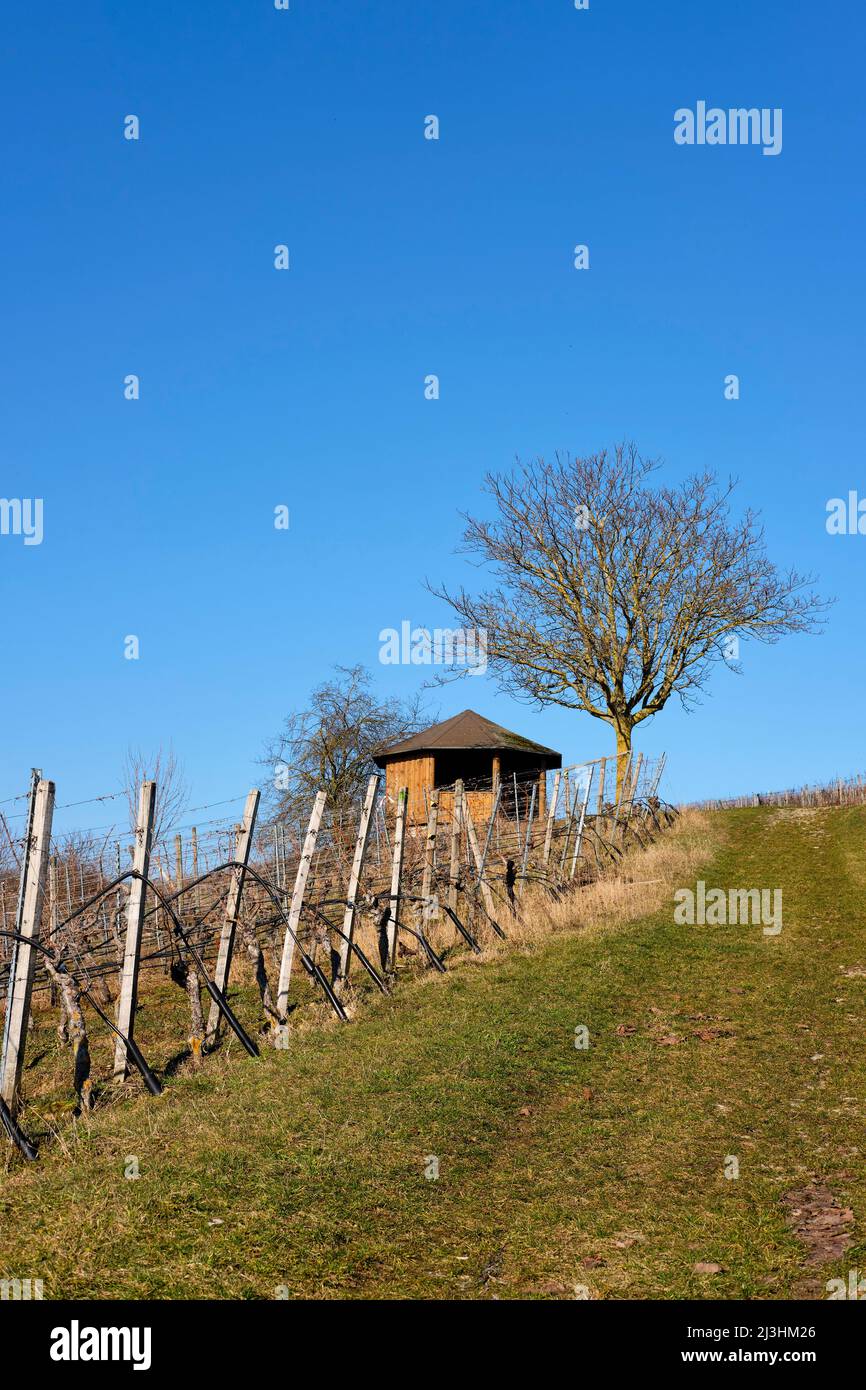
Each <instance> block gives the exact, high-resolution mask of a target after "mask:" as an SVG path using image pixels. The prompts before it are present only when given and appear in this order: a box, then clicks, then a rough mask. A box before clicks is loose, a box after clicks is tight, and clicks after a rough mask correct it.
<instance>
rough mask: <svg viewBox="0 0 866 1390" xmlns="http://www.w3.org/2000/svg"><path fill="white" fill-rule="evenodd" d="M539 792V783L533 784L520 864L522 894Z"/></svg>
mask: <svg viewBox="0 0 866 1390" xmlns="http://www.w3.org/2000/svg"><path fill="white" fill-rule="evenodd" d="M537 792H538V783H537V782H533V784H532V795H531V796H530V798H529V811H528V813H527V817H526V837H525V839H524V842H523V861H522V863H521V866H520V892H521V896H522V894H523V890H524V888H525V887H526V870H527V869H528V867H529V846H530V842H531V840H532V813H533V811H534V810H535V797H536V794H537Z"/></svg>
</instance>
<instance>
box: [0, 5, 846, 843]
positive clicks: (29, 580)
mask: <svg viewBox="0 0 866 1390" xmlns="http://www.w3.org/2000/svg"><path fill="white" fill-rule="evenodd" d="M864 29H866V24H864V17H863V10H862V6H857V5H855V4H854V3H853V0H852V3H839V0H837V2H836V3H834V2H833V0H829V3H824V4H822V5H821V6H818V5H806V4H800V5H791V4H790V3H782V2H781V0H779V3H762V4H761V5H755V4H754V0H729V3H726V4H724V5H709V4H703V5H696V4H695V3H694V0H689V3H685V0H681V2H680V3H674V2H673V0H672V2H671V3H656V4H650V3H638V0H627V2H626V3H613V0H591V4H590V9H589V10H588V11H576V10H575V9H574V7H573V4H572V0H532V3H529V0H473V3H472V4H471V5H468V4H466V3H465V0H436V3H429V4H422V3H408V0H406V2H405V3H397V0H387V2H386V0H367V3H365V4H363V5H362V4H358V3H350V0H292V4H291V9H290V11H289V12H288V13H286V12H280V11H276V10H275V9H274V8H273V5H272V4H271V3H270V0H243V3H241V2H240V0H238V3H234V4H232V3H220V2H219V0H208V3H206V4H205V3H203V2H202V0H199V3H188V4H184V5H178V4H176V3H169V0H152V3H149V4H147V5H138V6H129V5H117V4H114V3H112V4H109V3H88V4H85V5H83V6H74V7H70V6H51V7H43V6H29V7H25V6H23V5H20V6H17V7H15V11H14V12H13V11H9V12H7V14H6V16H5V18H4V31H5V32H4V45H3V54H2V59H0V69H2V70H0V105H2V112H3V131H4V141H3V144H4V147H5V154H4V157H3V186H4V199H3V207H2V212H0V244H2V254H3V270H4V274H3V276H2V287H0V305H2V321H3V326H4V331H3V342H4V347H5V352H4V354H3V357H4V365H3V370H2V374H0V389H2V395H3V410H2V416H3V426H4V428H3V440H2V464H3V467H2V486H0V494H2V495H3V496H5V497H42V498H44V529H45V535H44V540H43V543H42V544H41V545H39V546H29V547H28V546H24V545H23V543H22V540H21V538H20V537H14V536H3V537H0V584H2V595H3V612H4V619H5V622H4V635H5V642H4V651H5V678H4V681H3V703H4V707H5V709H4V713H5V719H4V728H5V730H6V737H5V738H4V739H3V742H2V749H0V799H2V798H4V797H6V796H10V795H13V794H14V793H16V792H18V791H19V790H23V789H24V787H25V786H26V780H27V774H28V769H29V768H30V766H31V765H33V764H37V765H40V766H41V767H42V768H43V769H44V771H45V773H46V775H49V776H52V777H53V778H54V779H55V780H56V782H57V784H58V800H59V802H61V803H65V802H71V801H76V800H78V799H80V798H86V797H89V796H93V795H96V794H99V793H103V792H106V791H111V790H115V789H116V788H117V787H118V786H119V785H120V779H121V768H122V763H123V757H124V753H125V751H126V748H127V746H128V745H129V744H135V745H138V746H141V747H143V748H145V749H148V748H155V747H157V746H158V745H159V744H160V743H168V742H171V743H173V745H174V748H175V751H176V753H177V754H178V755H179V757H180V758H181V759H182V760H183V762H184V763H185V765H186V769H187V773H188V776H189V779H190V781H191V784H192V795H193V801H194V803H206V802H209V801H211V800H215V799H217V798H219V797H222V796H225V797H228V796H234V795H236V794H238V793H241V792H242V791H243V790H244V789H245V787H246V786H247V785H249V783H250V782H251V780H253V779H254V778H255V777H256V775H257V769H256V766H255V759H256V758H257V756H258V755H259V753H260V751H261V747H262V744H263V743H264V741H265V740H266V738H267V737H268V736H269V735H270V734H272V733H274V732H275V731H276V729H277V728H278V727H279V725H280V723H281V720H282V718H283V716H284V715H285V714H286V713H288V712H289V711H290V710H292V709H293V708H297V707H300V706H303V704H304V702H305V700H306V697H307V694H308V692H309V690H310V689H311V687H312V686H314V685H315V684H317V683H318V682H319V681H321V680H322V679H324V678H325V677H326V676H327V675H328V674H329V671H330V668H331V667H332V666H333V664H334V663H337V662H341V663H343V664H354V663H356V662H360V663H363V664H365V665H367V666H369V667H370V668H371V669H372V670H373V672H374V676H375V680H376V683H377V687H378V688H379V689H380V690H381V691H382V693H383V694H384V693H398V694H409V693H411V692H412V691H414V690H415V689H417V687H418V685H419V684H420V680H421V678H422V676H423V671H422V672H421V673H420V674H419V671H418V668H412V667H408V668H394V667H383V666H381V665H380V664H379V662H378V651H379V642H378V634H379V631H380V629H382V628H383V627H389V626H395V627H396V626H399V624H400V622H401V621H402V620H404V619H408V620H410V621H411V622H412V623H413V625H427V626H431V627H432V626H435V625H437V624H442V623H445V622H446V621H447V613H446V611H445V610H444V609H443V608H442V607H441V606H440V605H439V604H437V603H436V602H435V601H434V600H433V599H432V598H431V597H430V596H429V594H427V593H426V591H425V589H424V587H423V580H424V577H425V575H428V576H430V577H431V578H447V579H448V580H449V581H450V582H452V583H453V582H455V581H459V580H460V579H461V578H464V577H465V578H469V579H471V578H472V577H473V575H472V572H471V571H470V570H468V569H467V567H466V564H465V561H464V560H463V559H462V558H461V557H460V556H458V555H455V554H454V548H455V545H456V543H457V541H458V539H459V534H460V519H459V516H458V512H459V511H460V510H461V509H478V508H479V507H483V500H482V499H481V497H480V494H479V484H480V481H481V478H482V476H483V474H484V472H485V471H486V470H488V469H502V468H507V467H508V466H509V465H510V463H511V462H512V460H513V459H514V457H515V455H519V456H521V457H532V456H533V455H537V454H541V453H551V452H553V451H554V450H555V449H557V448H559V449H568V450H570V451H572V452H590V451H593V450H595V449H597V448H599V447H601V446H602V445H605V444H607V445H610V444H612V443H613V442H615V441H616V440H619V439H623V438H631V439H633V440H635V441H636V443H637V444H638V446H639V447H640V448H641V450H642V451H643V452H645V453H647V454H652V455H661V456H663V457H664V458H665V460H666V461H667V462H666V468H667V470H668V472H669V475H670V477H671V478H676V477H679V476H683V475H685V474H687V473H689V472H690V471H692V470H695V469H704V468H711V469H714V470H717V471H718V472H719V473H720V474H721V475H723V476H725V477H726V476H727V475H728V474H733V475H736V476H737V477H739V479H740V489H739V495H740V498H741V501H742V503H743V504H744V505H745V504H748V505H752V506H755V507H758V508H760V509H761V511H762V512H763V515H764V521H765V525H766V534H767V543H768V548H769V550H770V553H771V555H772V556H773V558H774V559H776V560H777V561H778V562H779V563H780V564H783V565H786V564H791V563H793V564H796V565H797V566H798V567H800V568H803V569H807V570H814V571H816V572H817V573H818V574H819V575H820V577H821V587H822V588H823V590H824V592H826V593H828V594H832V595H835V596H836V597H837V599H838V602H837V604H836V606H835V608H834V609H833V612H832V615H831V618H830V623H829V626H828V629H827V631H826V633H825V634H824V635H823V636H820V637H803V638H790V639H787V640H785V641H783V642H782V643H780V644H779V645H778V646H775V647H772V648H759V647H756V646H755V645H754V644H752V645H748V646H745V645H744V647H743V653H742V655H743V667H744V674H743V675H742V676H741V677H736V676H734V675H732V674H731V673H729V672H727V671H724V670H722V671H720V672H719V673H718V675H717V676H716V678H715V679H714V680H713V682H712V686H711V689H710V690H709V691H708V692H707V697H706V699H705V700H704V703H703V705H702V707H701V708H700V709H699V710H698V711H697V712H695V713H692V714H689V715H685V714H683V713H681V712H680V710H679V708H678V707H677V706H675V705H674V704H671V705H669V706H668V708H667V709H666V710H665V711H664V712H663V713H662V714H661V715H659V716H658V717H657V718H656V719H655V720H653V721H650V722H649V723H647V724H645V725H644V726H643V728H642V730H641V734H640V740H639V744H638V746H639V747H643V748H644V749H645V751H646V752H647V753H649V754H650V755H653V756H654V755H655V754H656V753H658V752H659V751H660V750H661V749H663V748H664V749H666V750H667V752H668V756H669V765H670V775H669V778H668V783H667V788H668V795H669V796H670V797H671V798H672V799H673V798H694V797H698V796H703V795H726V794H733V793H737V792H741V791H751V790H755V789H758V788H770V787H778V786H784V785H788V784H790V783H793V782H799V781H805V780H813V779H817V778H824V777H829V776H833V775H836V774H843V775H844V774H846V773H849V772H854V771H856V770H858V769H860V768H862V767H863V764H864V759H863V757H862V754H861V748H862V744H861V739H860V736H859V735H860V729H859V717H858V716H859V711H860V709H861V708H862V691H863V689H864V685H866V654H864V652H866V643H864V615H863V612H864V605H863V597H864V585H863V571H864V554H866V537H862V536H844V537H831V536H828V535H827V533H826V530H825V507H826V503H827V500H828V498H830V497H833V496H838V495H845V494H847V492H848V490H849V489H859V492H860V494H861V495H864V494H866V470H864V467H863V454H862V436H863V410H864V407H863V398H864V393H863V389H862V377H863V366H864V363H863V350H862V325H863V321H864V302H863V301H864V294H863V283H864V276H863V254H862V240H863V203H864V193H863V177H862V168H863V162H862V154H863V140H864V120H863V111H862V98H861V95H860V94H861V90H862V81H861V78H862V73H861V63H862V52H863V42H864V38H866V32H864ZM698 100H706V101H707V102H708V103H709V104H710V105H719V106H722V107H729V106H757V107H771V108H775V107H781V108H782V110H783V113H784V124H783V131H784V140H783V149H782V153H781V154H780V155H779V156H777V157H774V158H768V157H764V156H763V155H762V153H761V150H760V149H759V148H755V147H733V146H729V147H717V148H710V147H691V148H689V147H680V146H677V145H676V144H675V143H674V140H673V129H674V119H673V113H674V111H675V110H676V109H677V108H679V107H682V106H692V107H694V106H695V104H696V102H697V101H698ZM128 114H135V115H137V116H138V117H139V119H140V122H141V138H140V139H139V140H138V141H128V140H125V139H124V138H123V123H124V117H125V116H127V115H128ZM429 114H436V115H437V116H438V117H439V120H440V123H441V127H440V139H439V140H438V141H429V140H425V139H424V118H425V116H427V115H429ZM278 243H285V244H287V245H288V246H289V248H290V256H291V269H290V270H289V271H287V272H278V271H276V270H275V269H274V268H273V258H274V251H273V248H274V246H275V245H276V244H278ZM577 243H586V244H587V245H588V246H589V247H590V269H589V271H584V272H578V271H575V270H574V268H573V265H572V248H573V247H574V245H575V244H577ZM128 373H136V374H138V375H139V376H140V380H141V398H140V400H138V401H127V400H125V399H124V395H123V382H124V378H125V377H126V375H127V374H128ZM429 373H435V374H437V375H438V376H439V378H440V382H441V395H440V399H439V400H437V401H428V400H425V398H424V390H423V387H424V378H425V376H427V375H428V374H429ZM728 373H737V374H738V375H739V377H740V381H741V397H740V399H739V400H738V401H726V400H725V399H724V394H723V382H724V377H725V376H726V374H728ZM278 504H285V505H286V506H288V507H289V509H290V514H291V526H290V529H289V530H288V531H287V532H283V531H277V530H275V529H274V526H273V509H274V507H275V506H276V505H278ZM127 634H136V635H137V636H138V637H139V639H140V659H139V660H138V661H128V660H125V659H124V655H123V642H124V637H125V636H126V635H127ZM435 701H436V703H437V704H438V709H439V713H440V715H441V717H443V718H444V717H446V716H448V715H449V714H452V713H455V712H456V711H457V710H459V709H462V708H464V707H465V706H467V705H471V706H473V707H475V708H477V709H479V710H480V711H481V712H482V713H484V714H486V715H488V716H489V717H491V718H493V719H495V720H497V721H499V722H500V723H503V724H505V725H507V726H509V727H512V728H516V729H518V730H520V731H521V732H525V733H527V734H528V735H530V736H533V737H536V738H538V739H540V740H541V741H542V742H544V743H546V744H550V745H553V746H555V747H557V748H560V749H561V750H562V751H563V754H564V755H565V757H566V759H567V760H568V761H573V760H577V759H578V758H581V757H592V756H597V755H599V754H601V753H605V752H608V751H610V747H611V734H610V731H609V729H608V728H607V726H604V725H600V724H598V723H596V722H595V721H593V720H592V719H590V718H589V717H588V716H584V715H577V714H573V713H570V712H568V711H561V710H556V709H550V710H547V711H542V712H538V711H535V710H531V709H528V708H526V707H523V706H520V705H517V704H515V703H514V702H513V701H512V700H510V699H508V698H507V697H504V696H500V695H498V694H497V692H496V689H495V686H494V685H493V683H492V681H490V680H482V679H480V678H473V679H471V680H469V681H466V682H464V683H460V684H458V685H457V686H455V687H453V688H450V689H448V690H447V691H445V692H442V693H437V695H436V696H435ZM258 775H260V774H258ZM76 814H79V815H80V818H81V819H80V823H81V824H89V823H90V820H89V819H88V816H90V817H91V818H92V815H93V808H92V807H84V808H82V810H81V812H80V813H76V812H70V813H67V815H66V818H65V820H64V822H63V823H64V824H70V823H72V822H73V820H74V817H75V815H76Z"/></svg>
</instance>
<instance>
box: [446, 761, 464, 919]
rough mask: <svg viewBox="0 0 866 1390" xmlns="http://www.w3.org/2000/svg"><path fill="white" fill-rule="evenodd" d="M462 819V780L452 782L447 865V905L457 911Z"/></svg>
mask: <svg viewBox="0 0 866 1390" xmlns="http://www.w3.org/2000/svg"><path fill="white" fill-rule="evenodd" d="M462 820H463V782H462V781H461V780H460V779H458V780H457V781H456V782H455V783H454V800H453V803H452V806H451V862H450V864H449V867H448V906H449V907H450V908H451V911H452V912H456V911H457V883H458V880H459V878H460V831H461V829H462V824H461V822H462Z"/></svg>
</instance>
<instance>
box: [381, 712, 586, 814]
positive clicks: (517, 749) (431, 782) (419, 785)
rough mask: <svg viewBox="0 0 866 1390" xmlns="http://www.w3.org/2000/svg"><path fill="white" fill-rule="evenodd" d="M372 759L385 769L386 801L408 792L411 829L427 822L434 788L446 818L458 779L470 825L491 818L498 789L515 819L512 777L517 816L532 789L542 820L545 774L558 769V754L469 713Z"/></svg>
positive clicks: (428, 730)
mask: <svg viewBox="0 0 866 1390" xmlns="http://www.w3.org/2000/svg"><path fill="white" fill-rule="evenodd" d="M375 760H376V763H377V765H378V766H379V767H381V768H384V770H385V791H386V793H387V795H388V796H390V797H392V798H393V797H396V795H397V793H398V791H399V790H400V788H401V787H408V788H409V807H408V819H409V820H410V821H411V822H413V823H415V824H418V823H420V822H421V821H423V820H424V819H425V818H426V815H427V803H428V799H429V796H430V792H431V791H432V790H433V789H434V788H439V789H440V796H439V816H440V820H446V821H447V820H449V819H450V812H451V805H452V789H453V787H454V783H455V782H456V781H457V780H458V779H460V780H462V781H463V783H464V786H465V788H466V798H467V804H468V807H469V811H470V814H471V815H472V819H473V820H477V821H484V820H487V819H488V818H489V816H490V813H491V811H492V809H493V800H494V797H495V795H496V790H497V787H499V786H500V785H501V787H502V794H501V802H500V804H501V806H502V809H503V811H505V812H507V813H510V814H513V813H514V800H515V791H514V788H515V778H516V784H517V799H518V806H519V809H520V814H521V815H523V814H525V812H526V807H527V806H528V804H529V801H530V799H531V794H532V786H533V784H535V785H536V786H537V789H538V790H537V793H536V801H535V815H536V816H540V815H542V814H543V813H544V809H545V786H546V773H547V770H548V768H552V767H561V766H562V758H561V756H560V754H559V753H556V752H554V750H553V749H552V748H545V747H543V745H542V744H540V743H533V742H532V740H531V739H528V738H524V737H523V736H522V735H521V734H514V733H511V731H510V730H509V729H503V728H502V727H501V726H500V725H499V724H493V723H492V722H491V721H490V720H489V719H485V718H484V717H483V715H480V714H476V713H475V710H472V709H465V710H463V712H462V713H461V714H455V715H454V717H453V718H452V719H446V720H445V721H444V722H443V723H442V724H434V725H432V727H431V728H429V729H424V730H423V731H422V732H421V733H420V734H413V735H412V737H411V738H407V739H404V740H403V742H402V743H395V744H393V745H392V746H391V747H390V748H383V749H382V750H380V752H379V753H377V754H376V759H375Z"/></svg>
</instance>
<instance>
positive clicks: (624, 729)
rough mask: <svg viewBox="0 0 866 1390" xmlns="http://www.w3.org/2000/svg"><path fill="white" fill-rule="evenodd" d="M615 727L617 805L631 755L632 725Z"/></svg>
mask: <svg viewBox="0 0 866 1390" xmlns="http://www.w3.org/2000/svg"><path fill="white" fill-rule="evenodd" d="M614 727H615V729H616V797H615V802H616V804H617V805H619V800H620V797H621V796H622V786H623V782H624V780H625V774H626V771H627V769H628V762H629V757H630V755H631V735H632V728H633V725H615V726H614Z"/></svg>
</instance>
